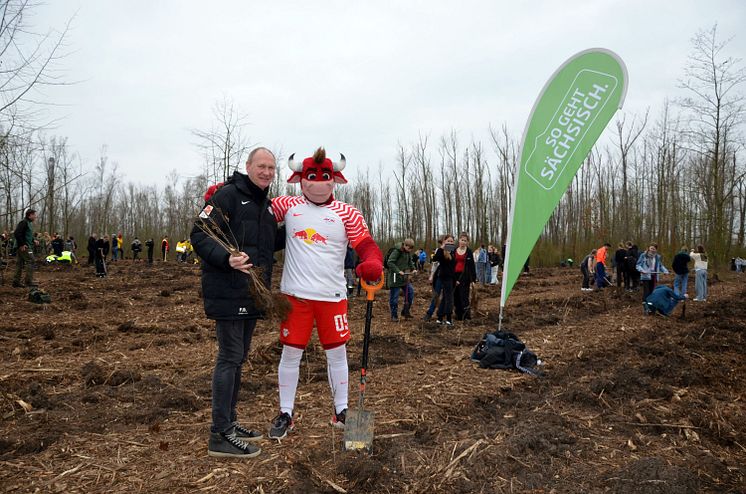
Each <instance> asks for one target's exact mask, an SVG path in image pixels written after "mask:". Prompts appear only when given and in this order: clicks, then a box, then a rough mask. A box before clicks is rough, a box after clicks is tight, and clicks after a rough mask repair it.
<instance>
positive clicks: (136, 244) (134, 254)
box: [130, 237, 142, 261]
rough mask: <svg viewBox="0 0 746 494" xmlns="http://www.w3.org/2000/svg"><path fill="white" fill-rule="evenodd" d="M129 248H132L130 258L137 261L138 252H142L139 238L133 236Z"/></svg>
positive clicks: (138, 257) (138, 258)
mask: <svg viewBox="0 0 746 494" xmlns="http://www.w3.org/2000/svg"><path fill="white" fill-rule="evenodd" d="M130 249H132V260H133V261H139V260H140V252H142V242H140V239H139V238H137V237H135V240H133V241H132V245H130Z"/></svg>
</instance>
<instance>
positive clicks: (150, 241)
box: [145, 238, 155, 264]
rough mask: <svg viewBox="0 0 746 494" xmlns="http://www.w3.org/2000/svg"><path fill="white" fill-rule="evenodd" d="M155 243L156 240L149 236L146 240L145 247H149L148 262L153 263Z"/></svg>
mask: <svg viewBox="0 0 746 494" xmlns="http://www.w3.org/2000/svg"><path fill="white" fill-rule="evenodd" d="M154 245H155V241H154V240H153V239H152V238H149V239H147V240H146V241H145V247H147V248H148V264H153V246H154Z"/></svg>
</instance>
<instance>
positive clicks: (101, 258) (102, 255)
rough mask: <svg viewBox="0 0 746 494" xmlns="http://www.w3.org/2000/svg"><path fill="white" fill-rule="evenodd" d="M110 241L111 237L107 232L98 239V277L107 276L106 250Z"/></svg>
mask: <svg viewBox="0 0 746 494" xmlns="http://www.w3.org/2000/svg"><path fill="white" fill-rule="evenodd" d="M108 243H109V237H108V236H107V235H106V234H104V235H103V236H102V238H100V239H98V240H96V276H97V277H98V278H106V250H107V245H108Z"/></svg>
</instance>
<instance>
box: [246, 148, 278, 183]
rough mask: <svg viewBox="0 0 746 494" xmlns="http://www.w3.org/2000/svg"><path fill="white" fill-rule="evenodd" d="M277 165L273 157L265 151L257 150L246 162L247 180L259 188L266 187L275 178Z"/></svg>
mask: <svg viewBox="0 0 746 494" xmlns="http://www.w3.org/2000/svg"><path fill="white" fill-rule="evenodd" d="M276 171H277V165H276V163H275V158H274V157H273V156H272V155H271V154H270V153H268V152H267V151H264V150H261V151H258V152H257V153H256V154H255V155H254V157H253V158H252V160H251V161H247V162H246V174H247V175H248V176H249V180H251V181H252V182H254V185H256V186H257V187H259V188H260V189H266V188H267V187H269V186H270V184H271V183H272V180H274V179H275V172H276Z"/></svg>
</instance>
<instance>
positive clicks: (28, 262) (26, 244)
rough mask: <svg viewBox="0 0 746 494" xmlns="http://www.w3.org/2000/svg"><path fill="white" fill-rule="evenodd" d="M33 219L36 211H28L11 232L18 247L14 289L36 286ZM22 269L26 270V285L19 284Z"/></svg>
mask: <svg viewBox="0 0 746 494" xmlns="http://www.w3.org/2000/svg"><path fill="white" fill-rule="evenodd" d="M35 219H36V211H35V210H34V209H29V210H28V211H26V215H25V216H24V218H23V220H21V222H20V223H18V226H16V229H15V231H14V232H13V236H14V237H15V239H16V245H17V246H18V254H17V255H16V273H15V276H14V277H13V286H14V287H16V288H22V287H24V286H34V285H35V284H36V283H34V226H33V224H32V223H33V222H34V220H35ZM24 267H25V268H26V285H23V284H22V283H21V273H22V272H23V268H24Z"/></svg>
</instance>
